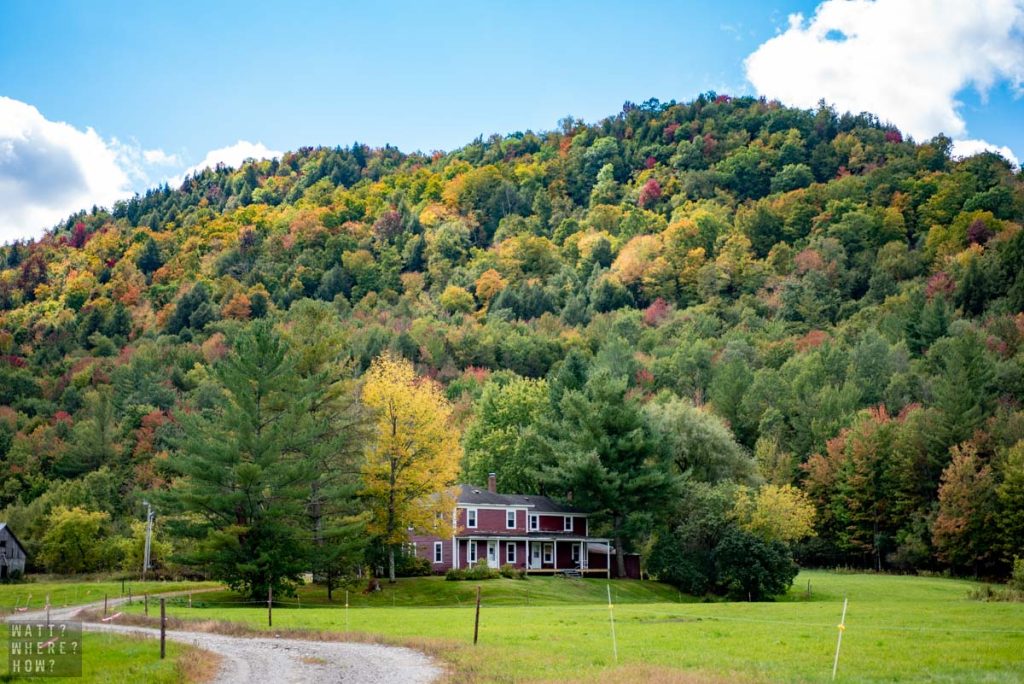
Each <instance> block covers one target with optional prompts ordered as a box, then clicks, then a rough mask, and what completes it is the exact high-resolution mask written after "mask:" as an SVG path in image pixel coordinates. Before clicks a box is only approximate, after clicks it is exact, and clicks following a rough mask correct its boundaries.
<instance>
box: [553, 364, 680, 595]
mask: <svg viewBox="0 0 1024 684" xmlns="http://www.w3.org/2000/svg"><path fill="white" fill-rule="evenodd" d="M558 409H559V413H560V419H559V420H557V421H555V423H554V425H553V426H552V431H551V433H550V434H549V440H550V452H549V456H548V460H547V463H546V464H545V466H544V468H543V473H542V476H541V482H542V484H543V485H546V487H548V488H549V491H552V492H553V493H556V494H560V495H562V496H567V495H569V494H571V495H572V496H573V502H574V504H575V505H578V506H580V507H582V508H584V509H586V510H589V511H591V512H593V513H596V514H597V515H596V516H595V517H596V520H597V522H599V523H603V524H605V525H607V527H608V529H609V531H610V535H611V536H612V537H613V539H614V541H615V548H616V549H618V550H619V553H618V554H617V565H618V567H617V570H618V574H619V575H620V576H625V574H626V568H625V560H624V552H625V550H626V548H627V530H628V529H629V522H630V516H632V515H634V514H640V513H643V512H645V511H657V510H660V509H661V508H662V506H664V505H665V503H666V502H667V501H669V499H670V498H671V497H672V495H673V492H674V491H675V487H676V478H675V477H674V476H673V475H672V474H671V472H670V470H669V468H668V465H667V464H666V463H665V462H664V461H663V460H662V459H660V458H659V450H658V446H657V444H656V443H655V441H654V438H653V435H652V434H651V431H650V429H649V428H648V426H647V424H646V421H645V420H644V416H643V411H642V408H641V406H640V404H639V402H638V401H637V400H636V399H635V398H632V397H630V396H628V395H627V393H626V381H625V379H623V378H615V377H612V376H611V375H610V374H609V373H608V371H606V370H603V369H597V370H594V371H592V372H591V374H590V377H589V378H588V379H587V382H586V384H585V385H584V387H583V389H582V390H569V391H566V392H565V393H564V394H563V395H562V398H561V401H560V404H559V406H558Z"/></svg>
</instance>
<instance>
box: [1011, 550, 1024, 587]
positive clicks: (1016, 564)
mask: <svg viewBox="0 0 1024 684" xmlns="http://www.w3.org/2000/svg"><path fill="white" fill-rule="evenodd" d="M1010 588H1011V589H1013V590H1014V591H1024V558H1021V557H1019V556H1014V557H1013V574H1012V575H1011V576H1010Z"/></svg>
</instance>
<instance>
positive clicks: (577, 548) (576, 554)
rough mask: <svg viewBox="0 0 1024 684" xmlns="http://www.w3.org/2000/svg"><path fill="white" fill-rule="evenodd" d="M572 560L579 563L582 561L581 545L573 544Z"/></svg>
mask: <svg viewBox="0 0 1024 684" xmlns="http://www.w3.org/2000/svg"><path fill="white" fill-rule="evenodd" d="M572 562H573V563H579V562H580V545H579V544H573V545H572Z"/></svg>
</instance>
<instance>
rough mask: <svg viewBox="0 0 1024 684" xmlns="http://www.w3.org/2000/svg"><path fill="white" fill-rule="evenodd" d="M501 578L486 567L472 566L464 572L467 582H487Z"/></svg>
mask: <svg viewBox="0 0 1024 684" xmlns="http://www.w3.org/2000/svg"><path fill="white" fill-rule="evenodd" d="M499 577H501V575H500V574H499V573H498V571H497V570H491V569H490V568H489V567H487V566H486V565H480V564H477V565H474V566H473V567H471V568H468V569H467V570H466V579H467V580H489V579H497V578H499Z"/></svg>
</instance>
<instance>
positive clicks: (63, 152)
mask: <svg viewBox="0 0 1024 684" xmlns="http://www.w3.org/2000/svg"><path fill="white" fill-rule="evenodd" d="M119 147H120V144H119V143H117V141H116V140H114V141H112V142H111V143H108V142H106V141H104V140H103V138H101V137H100V136H99V134H97V133H96V131H94V130H93V129H92V128H87V129H85V130H84V131H82V130H79V129H77V128H75V127H74V126H72V125H70V124H67V123H63V122H58V121H50V120H48V119H46V117H44V116H43V115H42V114H41V113H40V112H39V110H38V109H36V108H35V107H33V106H31V105H29V104H25V103H24V102H20V101H18V100H14V99H11V98H9V97H2V96H0V243H3V242H10V241H12V240H15V239H19V238H26V237H38V236H40V235H41V234H42V232H43V230H44V229H46V228H48V227H50V226H52V225H54V224H55V223H57V222H58V221H60V220H61V219H63V218H65V217H66V216H67V215H68V214H71V213H73V212H75V211H78V210H79V209H86V208H89V207H92V206H93V205H94V204H95V205H99V206H109V205H111V204H113V203H114V202H115V201H116V200H118V199H121V198H123V197H127V196H129V195H131V194H132V191H131V179H130V177H129V174H128V173H127V172H126V170H125V169H124V167H123V166H122V164H121V163H120V162H119V151H118V149H119Z"/></svg>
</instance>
